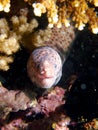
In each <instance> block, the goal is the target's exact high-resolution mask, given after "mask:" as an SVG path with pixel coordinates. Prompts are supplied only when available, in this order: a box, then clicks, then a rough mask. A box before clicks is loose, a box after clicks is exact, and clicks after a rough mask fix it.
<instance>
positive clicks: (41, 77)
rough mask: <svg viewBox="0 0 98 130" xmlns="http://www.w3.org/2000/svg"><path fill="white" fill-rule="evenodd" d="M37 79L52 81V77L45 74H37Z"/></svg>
mask: <svg viewBox="0 0 98 130" xmlns="http://www.w3.org/2000/svg"><path fill="white" fill-rule="evenodd" d="M37 77H38V78H39V79H42V80H43V79H52V78H53V77H54V76H52V75H51V76H48V75H45V74H38V76H37Z"/></svg>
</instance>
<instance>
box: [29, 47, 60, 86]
mask: <svg viewBox="0 0 98 130" xmlns="http://www.w3.org/2000/svg"><path fill="white" fill-rule="evenodd" d="M27 72H28V76H29V77H30V79H31V81H32V82H33V83H35V84H36V85H37V86H38V87H41V88H51V87H52V86H54V85H56V84H57V83H58V81H59V80H60V78H61V76H62V60H61V57H60V55H59V54H58V53H57V52H56V51H55V50H54V49H52V48H51V47H48V46H46V47H40V48H37V49H35V50H34V51H33V52H32V54H31V56H30V58H29V60H28V63H27Z"/></svg>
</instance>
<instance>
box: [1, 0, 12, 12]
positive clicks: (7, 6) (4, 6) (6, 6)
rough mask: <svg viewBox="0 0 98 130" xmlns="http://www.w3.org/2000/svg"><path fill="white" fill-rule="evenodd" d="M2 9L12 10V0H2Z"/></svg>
mask: <svg viewBox="0 0 98 130" xmlns="http://www.w3.org/2000/svg"><path fill="white" fill-rule="evenodd" d="M0 11H4V12H9V11H10V0H0Z"/></svg>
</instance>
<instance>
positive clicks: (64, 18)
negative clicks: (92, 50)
mask: <svg viewBox="0 0 98 130" xmlns="http://www.w3.org/2000/svg"><path fill="white" fill-rule="evenodd" d="M24 1H25V2H28V3H29V4H31V5H32V7H33V8H34V14H35V15H36V16H41V15H42V14H43V13H47V18H48V22H49V27H53V26H54V25H57V27H61V26H62V24H65V26H67V27H68V26H70V22H71V21H72V22H74V24H75V27H76V28H78V29H79V30H83V29H84V27H85V25H87V24H88V25H89V28H90V30H91V31H92V32H93V33H94V34H97V33H98V22H97V21H98V16H97V15H95V12H96V11H95V8H96V7H97V6H98V0H24ZM91 7H93V11H90V10H92V8H91ZM88 11H90V13H88ZM91 15H92V16H93V15H94V16H93V18H91ZM94 19H96V21H95V20H94ZM93 21H95V23H94V22H93ZM92 23H93V24H94V25H93V24H92Z"/></svg>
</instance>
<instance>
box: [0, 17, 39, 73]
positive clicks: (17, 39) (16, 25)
mask: <svg viewBox="0 0 98 130" xmlns="http://www.w3.org/2000/svg"><path fill="white" fill-rule="evenodd" d="M37 26H38V23H37V21H36V20H35V19H32V20H31V21H30V22H28V21H27V17H25V16H23V15H22V16H19V17H18V16H13V17H12V18H11V26H10V25H9V24H8V22H7V20H6V19H5V18H1V19H0V70H8V69H9V63H12V62H13V54H14V53H16V52H17V51H18V50H19V48H20V43H22V38H23V36H24V35H28V36H29V34H31V33H32V32H33V31H34V28H36V27H37Z"/></svg>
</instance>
